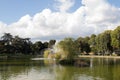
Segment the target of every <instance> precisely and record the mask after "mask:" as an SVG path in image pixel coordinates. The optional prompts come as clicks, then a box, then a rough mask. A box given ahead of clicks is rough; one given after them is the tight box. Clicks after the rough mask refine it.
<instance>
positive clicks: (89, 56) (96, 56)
mask: <svg viewBox="0 0 120 80" xmlns="http://www.w3.org/2000/svg"><path fill="white" fill-rule="evenodd" d="M79 57H80V58H82V57H83V58H118V59H120V56H98V55H79Z"/></svg>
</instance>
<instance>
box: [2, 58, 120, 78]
mask: <svg viewBox="0 0 120 80" xmlns="http://www.w3.org/2000/svg"><path fill="white" fill-rule="evenodd" d="M89 60H90V67H81V68H79V67H74V66H61V65H59V64H55V62H54V61H43V60H38V61H32V60H2V61H0V80H119V79H120V74H119V73H120V60H119V59H107V58H106V59H104V58H90V59H89Z"/></svg>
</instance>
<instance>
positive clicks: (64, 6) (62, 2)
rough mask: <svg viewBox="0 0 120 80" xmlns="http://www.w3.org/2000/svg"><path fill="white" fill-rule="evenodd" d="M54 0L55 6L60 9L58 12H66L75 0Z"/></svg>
mask: <svg viewBox="0 0 120 80" xmlns="http://www.w3.org/2000/svg"><path fill="white" fill-rule="evenodd" d="M55 1H57V2H58V4H57V6H56V7H57V8H58V9H59V10H60V12H66V11H68V10H69V9H70V8H71V7H72V6H73V5H74V1H75V0H55Z"/></svg>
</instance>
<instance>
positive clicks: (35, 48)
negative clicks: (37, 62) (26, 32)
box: [33, 41, 44, 54]
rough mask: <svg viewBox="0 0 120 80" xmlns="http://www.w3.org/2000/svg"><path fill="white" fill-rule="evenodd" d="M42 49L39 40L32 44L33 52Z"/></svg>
mask: <svg viewBox="0 0 120 80" xmlns="http://www.w3.org/2000/svg"><path fill="white" fill-rule="evenodd" d="M42 49H44V46H43V43H42V42H41V41H37V42H35V43H34V44H33V51H34V53H37V54H38V53H40V51H41V50H42Z"/></svg>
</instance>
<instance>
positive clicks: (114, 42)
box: [111, 26, 120, 49]
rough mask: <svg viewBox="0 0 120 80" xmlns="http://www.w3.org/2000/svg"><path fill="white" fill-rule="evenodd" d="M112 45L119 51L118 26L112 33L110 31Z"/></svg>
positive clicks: (119, 31) (119, 35)
mask: <svg viewBox="0 0 120 80" xmlns="http://www.w3.org/2000/svg"><path fill="white" fill-rule="evenodd" d="M111 36H112V43H111V45H112V46H113V48H114V49H120V26H118V27H117V28H116V29H115V30H114V31H112V34H111Z"/></svg>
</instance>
